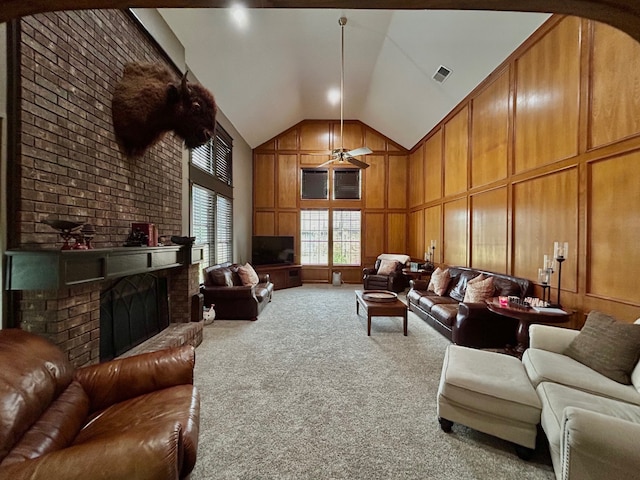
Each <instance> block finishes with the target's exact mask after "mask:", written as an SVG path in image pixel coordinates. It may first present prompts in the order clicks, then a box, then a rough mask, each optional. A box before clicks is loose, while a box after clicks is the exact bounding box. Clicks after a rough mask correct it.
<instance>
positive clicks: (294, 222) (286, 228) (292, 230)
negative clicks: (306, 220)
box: [278, 212, 300, 237]
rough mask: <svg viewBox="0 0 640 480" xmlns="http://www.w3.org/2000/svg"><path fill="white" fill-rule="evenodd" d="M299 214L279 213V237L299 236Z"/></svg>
mask: <svg viewBox="0 0 640 480" xmlns="http://www.w3.org/2000/svg"><path fill="white" fill-rule="evenodd" d="M299 218H300V214H299V213H298V212H278V235H292V236H294V237H297V236H298V219H299Z"/></svg>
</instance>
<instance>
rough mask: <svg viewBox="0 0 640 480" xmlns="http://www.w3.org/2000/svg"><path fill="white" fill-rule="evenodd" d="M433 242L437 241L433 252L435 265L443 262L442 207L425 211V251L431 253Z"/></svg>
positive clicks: (436, 206) (438, 206) (434, 207)
mask: <svg viewBox="0 0 640 480" xmlns="http://www.w3.org/2000/svg"><path fill="white" fill-rule="evenodd" d="M431 240H435V241H436V249H435V250H434V251H433V259H432V261H433V262H434V263H441V262H442V206H441V205H435V206H433V207H429V208H426V209H425V210H424V250H425V252H429V248H430V246H431Z"/></svg>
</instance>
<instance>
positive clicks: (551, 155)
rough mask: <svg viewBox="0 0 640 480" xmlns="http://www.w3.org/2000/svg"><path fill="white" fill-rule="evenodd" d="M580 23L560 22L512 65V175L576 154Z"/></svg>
mask: <svg viewBox="0 0 640 480" xmlns="http://www.w3.org/2000/svg"><path fill="white" fill-rule="evenodd" d="M580 21H581V20H580V19H579V18H575V17H568V18H565V19H564V20H562V21H561V22H560V23H559V24H558V25H557V26H556V28H554V29H553V30H551V31H550V32H549V33H548V34H547V35H546V36H544V37H543V38H542V39H541V40H540V41H539V42H538V43H536V44H535V45H533V47H532V48H531V49H529V50H528V51H527V52H526V53H525V54H524V55H522V57H520V58H519V59H518V60H517V62H516V65H517V76H516V78H517V86H516V120H515V166H516V168H515V170H516V172H523V171H526V170H530V169H533V168H536V167H540V166H542V165H546V164H549V163H553V162H555V161H558V160H562V159H565V158H570V157H573V156H575V155H577V153H578V121H579V110H578V108H579V104H580Z"/></svg>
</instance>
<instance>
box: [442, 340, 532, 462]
mask: <svg viewBox="0 0 640 480" xmlns="http://www.w3.org/2000/svg"><path fill="white" fill-rule="evenodd" d="M540 411H541V404H540V400H539V399H538V396H537V395H536V391H535V390H534V388H533V386H532V385H531V382H530V381H529V377H528V376H527V373H526V371H525V369H524V366H523V365H522V362H521V361H520V360H518V359H517V358H516V357H511V356H508V355H503V354H501V353H495V352H487V351H484V350H477V349H474V348H468V347H461V346H459V345H449V347H448V348H447V351H446V353H445V357H444V364H443V365H442V375H441V376H440V387H439V388H438V420H439V421H440V426H441V427H442V429H443V430H444V431H445V432H450V431H451V426H452V425H453V422H456V423H460V424H462V425H466V426H468V427H471V428H473V429H476V430H479V431H481V432H484V433H488V434H490V435H495V436H496V437H499V438H502V439H504V440H508V441H510V442H513V443H515V444H516V453H517V454H518V456H519V457H520V458H523V459H529V458H530V457H531V455H532V454H533V451H534V449H535V446H536V435H537V432H538V428H537V425H538V423H540Z"/></svg>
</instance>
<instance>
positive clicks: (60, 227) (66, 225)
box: [41, 218, 96, 250]
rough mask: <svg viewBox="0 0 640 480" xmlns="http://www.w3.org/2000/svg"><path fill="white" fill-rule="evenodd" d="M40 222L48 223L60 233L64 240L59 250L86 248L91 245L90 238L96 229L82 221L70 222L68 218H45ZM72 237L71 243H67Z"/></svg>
mask: <svg viewBox="0 0 640 480" xmlns="http://www.w3.org/2000/svg"><path fill="white" fill-rule="evenodd" d="M41 223H44V224H46V225H49V226H50V227H51V228H53V229H54V230H57V231H58V233H60V237H62V240H64V244H63V245H62V248H61V250H88V249H90V248H93V247H92V246H91V239H93V237H94V236H95V233H96V229H95V228H94V227H93V225H91V224H89V223H84V222H72V221H70V220H59V219H57V218H45V219H44V220H41ZM72 239H73V241H74V242H73V243H69V242H70V240H72Z"/></svg>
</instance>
